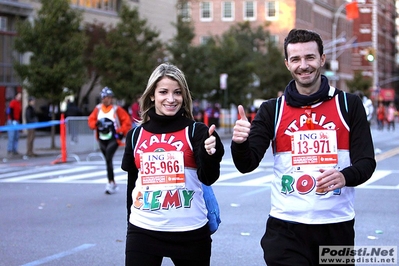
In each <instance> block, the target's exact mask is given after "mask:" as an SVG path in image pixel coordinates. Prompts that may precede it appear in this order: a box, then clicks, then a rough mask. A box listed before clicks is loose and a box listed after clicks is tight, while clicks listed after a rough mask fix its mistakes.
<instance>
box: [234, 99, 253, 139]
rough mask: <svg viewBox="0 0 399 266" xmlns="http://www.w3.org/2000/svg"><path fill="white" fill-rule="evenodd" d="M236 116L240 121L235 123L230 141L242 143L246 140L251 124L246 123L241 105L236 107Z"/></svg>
mask: <svg viewBox="0 0 399 266" xmlns="http://www.w3.org/2000/svg"><path fill="white" fill-rule="evenodd" d="M238 114H239V115H240V119H238V120H237V121H236V124H235V126H234V130H233V137H232V140H233V141H234V142H235V143H243V142H244V141H246V140H247V138H248V135H249V130H250V128H251V123H250V122H249V121H248V118H247V116H246V114H245V110H244V107H243V106H242V105H239V106H238Z"/></svg>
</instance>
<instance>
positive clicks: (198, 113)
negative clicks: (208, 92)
mask: <svg viewBox="0 0 399 266" xmlns="http://www.w3.org/2000/svg"><path fill="white" fill-rule="evenodd" d="M193 116H194V120H195V121H197V122H202V120H203V119H202V109H201V106H200V102H199V101H198V100H195V101H194V102H193Z"/></svg>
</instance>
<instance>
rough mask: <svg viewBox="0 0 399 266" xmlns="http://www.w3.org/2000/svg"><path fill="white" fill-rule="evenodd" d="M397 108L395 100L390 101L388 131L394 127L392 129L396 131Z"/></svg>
mask: <svg viewBox="0 0 399 266" xmlns="http://www.w3.org/2000/svg"><path fill="white" fill-rule="evenodd" d="M396 112H397V110H396V108H395V105H394V103H393V102H390V103H389V106H388V110H387V123H388V131H389V130H390V129H391V127H392V131H395V116H396Z"/></svg>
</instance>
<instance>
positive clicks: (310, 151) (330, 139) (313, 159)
mask: <svg viewBox="0 0 399 266" xmlns="http://www.w3.org/2000/svg"><path fill="white" fill-rule="evenodd" d="M291 141H292V151H291V153H292V166H293V167H294V169H295V171H303V170H304V169H305V168H306V169H307V170H308V169H309V168H311V169H313V170H316V169H320V168H331V167H335V166H336V165H337V164H338V148H337V133H336V131H335V130H304V131H296V132H294V134H293V135H292V136H291Z"/></svg>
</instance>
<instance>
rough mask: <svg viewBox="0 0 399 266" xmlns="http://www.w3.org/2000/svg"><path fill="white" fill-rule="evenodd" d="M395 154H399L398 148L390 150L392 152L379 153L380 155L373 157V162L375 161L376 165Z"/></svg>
mask: <svg viewBox="0 0 399 266" xmlns="http://www.w3.org/2000/svg"><path fill="white" fill-rule="evenodd" d="M396 154H399V147H396V148H395V149H392V150H389V151H386V152H383V153H381V154H377V155H376V156H375V160H376V161H377V163H378V162H379V161H382V160H385V159H388V158H390V157H392V156H395V155H396Z"/></svg>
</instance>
